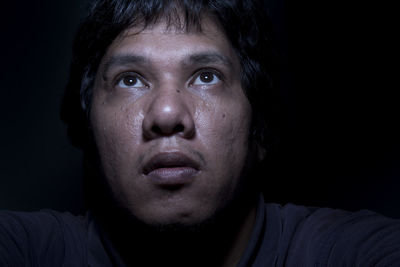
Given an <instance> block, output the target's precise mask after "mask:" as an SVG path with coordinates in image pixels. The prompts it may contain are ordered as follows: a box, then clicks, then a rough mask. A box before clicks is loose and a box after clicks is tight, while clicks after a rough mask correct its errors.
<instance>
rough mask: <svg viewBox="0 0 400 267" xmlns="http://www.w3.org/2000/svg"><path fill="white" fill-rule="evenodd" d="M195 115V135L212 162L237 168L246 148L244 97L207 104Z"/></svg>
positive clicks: (247, 112) (248, 110) (246, 106)
mask: <svg viewBox="0 0 400 267" xmlns="http://www.w3.org/2000/svg"><path fill="white" fill-rule="evenodd" d="M199 117H201V119H199V121H200V125H199V127H198V132H199V138H200V139H201V141H202V143H203V144H204V145H207V146H208V147H209V152H210V153H212V155H211V156H212V157H213V158H214V162H215V163H217V164H220V165H229V166H227V167H231V166H232V165H234V164H235V166H238V168H240V167H241V166H242V162H243V161H244V158H245V157H246V156H247V152H248V137H249V129H250V122H251V108H250V104H249V103H248V102H247V99H245V100H243V101H240V102H232V103H231V102H228V103H226V102H225V105H223V104H221V103H217V104H215V105H208V107H207V111H203V112H199ZM221 167H223V166H221Z"/></svg>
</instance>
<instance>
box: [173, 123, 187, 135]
mask: <svg viewBox="0 0 400 267" xmlns="http://www.w3.org/2000/svg"><path fill="white" fill-rule="evenodd" d="M184 130H185V128H184V127H183V125H182V124H178V125H176V126H175V127H174V131H173V132H174V133H180V132H183V131H184Z"/></svg>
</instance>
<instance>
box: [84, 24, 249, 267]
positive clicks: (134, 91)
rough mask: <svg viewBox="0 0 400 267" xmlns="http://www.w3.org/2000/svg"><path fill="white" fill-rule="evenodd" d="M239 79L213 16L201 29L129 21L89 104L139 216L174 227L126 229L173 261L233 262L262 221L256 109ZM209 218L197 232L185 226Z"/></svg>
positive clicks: (132, 211) (117, 191)
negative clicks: (249, 173) (251, 169)
mask: <svg viewBox="0 0 400 267" xmlns="http://www.w3.org/2000/svg"><path fill="white" fill-rule="evenodd" d="M240 78H241V75H240V63H239V60H238V58H237V56H236V54H235V52H234V49H233V48H232V46H231V44H230V43H229V40H228V39H227V38H226V36H225V34H224V33H223V31H222V30H221V29H220V28H219V26H218V24H217V23H215V21H214V20H212V19H211V18H208V17H205V18H204V19H203V22H202V32H186V31H183V30H179V29H178V28H176V27H167V25H166V23H165V22H164V21H160V22H158V23H157V24H155V25H152V26H148V27H147V28H145V29H141V28H130V29H128V30H126V31H125V32H123V33H122V34H121V35H120V36H119V37H118V38H117V39H116V40H114V42H113V43H112V44H111V46H110V47H109V49H108V51H107V53H106V55H105V56H104V57H103V59H102V61H101V64H100V67H99V70H98V72H97V75H96V81H95V86H94V91H93V98H92V106H91V111H90V122H91V127H92V129H93V134H94V139H95V143H96V146H97V150H98V153H99V160H100V165H101V167H102V170H101V171H102V173H103V175H104V177H105V180H106V182H107V184H108V186H109V187H110V190H111V192H112V195H113V198H114V199H115V201H116V202H117V203H118V205H119V206H121V207H122V208H123V209H124V210H125V211H126V212H127V213H128V214H129V215H130V216H131V217H132V218H135V220H136V221H138V222H140V223H142V224H143V225H147V226H155V227H159V228H160V227H161V228H164V229H168V227H169V226H173V227H170V228H171V229H175V230H173V231H172V235H171V234H170V233H168V231H166V232H165V233H164V234H160V233H158V234H157V235H154V236H152V234H151V233H150V232H146V235H138V234H137V233H134V232H135V231H134V230H132V229H129V230H126V229H125V232H124V234H125V235H126V236H129V234H128V232H129V233H132V235H135V240H136V241H138V240H140V243H141V244H140V246H137V248H138V249H140V250H143V251H145V250H151V252H152V255H154V254H159V255H163V257H164V259H165V258H168V259H169V260H171V261H174V262H175V264H176V265H175V266H179V264H182V265H184V264H185V260H186V259H191V260H192V261H193V262H197V263H198V264H199V266H201V265H203V266H234V265H235V264H236V263H237V261H238V260H239V259H240V256H241V254H242V253H243V251H244V249H245V246H246V244H247V241H248V239H249V236H250V234H251V230H252V227H253V223H254V219H255V201H254V199H255V198H254V197H253V198H249V197H248V196H249V195H251V193H253V195H254V192H252V191H251V189H250V188H251V186H250V181H246V179H244V177H245V170H246V167H247V163H248V162H249V161H250V159H249V158H250V157H251V156H252V154H253V153H252V151H251V149H250V147H251V145H250V144H249V129H250V124H251V106H250V103H249V101H248V99H247V98H246V96H245V93H244V91H243V88H242V86H241V80H240ZM250 191H251V192H250ZM210 221H212V223H209V224H208V225H210V226H209V227H203V228H202V229H203V230H202V231H198V232H197V233H196V231H191V230H189V231H186V230H182V229H193V226H197V225H202V224H204V225H207V224H206V223H204V222H210ZM122 228H124V227H122V226H121V229H122ZM126 228H129V226H126ZM176 229H179V230H176ZM199 233H201V234H199ZM150 237H151V238H150ZM152 238H155V239H157V241H158V242H154V240H153V241H151V242H150V241H149V240H150V239H152ZM119 239H121V236H120V237H119ZM171 239H173V240H171ZM219 239H221V240H219ZM148 241H149V242H148ZM124 242H128V243H129V242H132V243H133V241H131V240H130V241H127V240H125V241H124ZM136 243H138V242H136ZM154 243H157V244H156V245H155V244H154ZM212 243H214V244H212ZM129 246H131V247H132V246H135V245H133V244H130V245H129ZM126 247H127V246H125V249H126ZM121 250H122V251H124V249H123V248H121ZM123 254H124V255H126V254H129V249H126V252H125V253H124V252H123ZM138 254H139V253H138ZM126 257H128V256H125V259H126ZM148 260H156V259H148ZM128 261H129V260H128ZM212 262H214V263H216V264H215V265H213V264H211V263H212ZM204 264H207V265H204ZM171 266H172V265H171ZM190 266H194V264H191V265H190Z"/></svg>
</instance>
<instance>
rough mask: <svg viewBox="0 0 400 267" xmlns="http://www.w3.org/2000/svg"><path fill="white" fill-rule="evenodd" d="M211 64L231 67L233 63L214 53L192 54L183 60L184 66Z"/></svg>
mask: <svg viewBox="0 0 400 267" xmlns="http://www.w3.org/2000/svg"><path fill="white" fill-rule="evenodd" d="M193 63H194V64H211V63H222V64H223V65H227V66H232V65H233V62H232V61H231V60H230V59H229V58H228V57H226V56H224V55H221V54H219V53H216V52H202V53H196V54H192V55H190V56H189V57H188V59H185V60H184V64H193Z"/></svg>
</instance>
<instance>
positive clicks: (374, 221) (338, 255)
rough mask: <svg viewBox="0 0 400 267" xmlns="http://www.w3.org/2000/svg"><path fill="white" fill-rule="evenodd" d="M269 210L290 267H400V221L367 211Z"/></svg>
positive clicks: (270, 206) (272, 207) (268, 206)
mask: <svg viewBox="0 0 400 267" xmlns="http://www.w3.org/2000/svg"><path fill="white" fill-rule="evenodd" d="M265 208H266V214H267V215H266V216H267V218H268V216H270V217H274V218H269V219H268V220H267V221H270V222H273V223H274V224H275V227H278V228H279V229H280V231H281V234H280V236H279V238H280V242H279V245H280V251H279V253H280V257H281V258H284V259H285V261H286V263H287V264H288V265H289V266H292V265H290V264H295V265H296V266H310V265H311V264H312V265H313V266H315V265H316V266H387V265H390V264H395V263H396V264H400V220H395V219H391V218H387V217H384V216H382V215H380V214H377V213H375V212H372V211H367V210H362V211H358V212H348V211H343V210H337V209H329V208H314V207H303V206H296V205H292V204H288V205H285V206H280V205H276V204H266V206H265ZM300 263H301V264H300ZM318 264H319V265H318Z"/></svg>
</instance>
